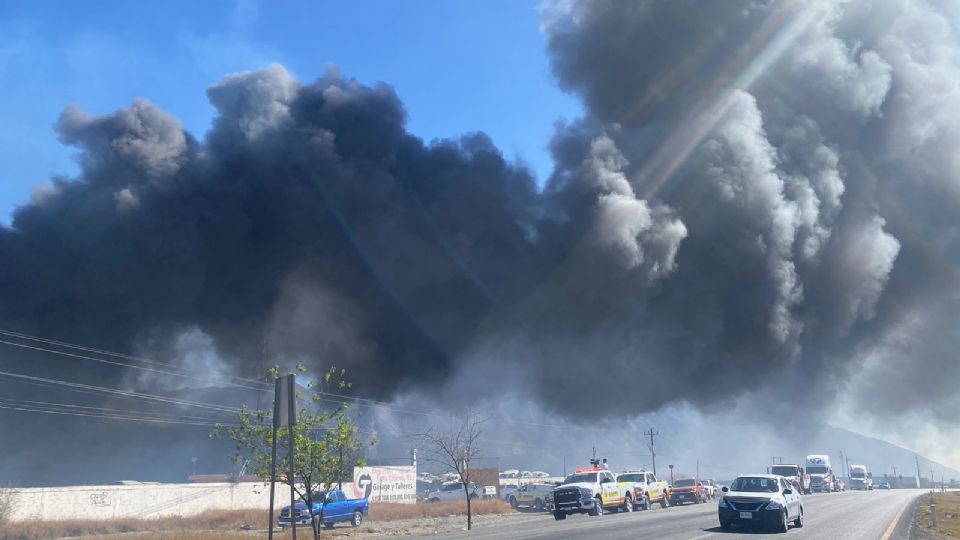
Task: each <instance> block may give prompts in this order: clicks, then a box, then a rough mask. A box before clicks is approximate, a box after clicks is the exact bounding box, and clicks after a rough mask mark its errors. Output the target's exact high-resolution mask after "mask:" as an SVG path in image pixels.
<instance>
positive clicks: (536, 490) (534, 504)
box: [504, 484, 555, 510]
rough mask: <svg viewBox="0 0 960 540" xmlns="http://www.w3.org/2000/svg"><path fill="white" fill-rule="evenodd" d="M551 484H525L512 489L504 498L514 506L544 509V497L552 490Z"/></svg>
mask: <svg viewBox="0 0 960 540" xmlns="http://www.w3.org/2000/svg"><path fill="white" fill-rule="evenodd" d="M554 487H555V486H553V485H552V484H527V485H524V486H520V488H519V489H516V490H513V491H512V492H511V493H510V494H509V495H508V496H506V497H505V498H504V500H506V501H507V502H508V503H510V506H512V507H514V508H533V509H535V510H545V509H546V497H547V495H548V494H550V493H551V492H552V491H553V488H554Z"/></svg>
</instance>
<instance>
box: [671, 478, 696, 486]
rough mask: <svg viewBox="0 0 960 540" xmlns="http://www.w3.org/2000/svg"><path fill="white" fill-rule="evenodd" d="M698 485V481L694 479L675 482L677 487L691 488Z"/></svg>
mask: <svg viewBox="0 0 960 540" xmlns="http://www.w3.org/2000/svg"><path fill="white" fill-rule="evenodd" d="M696 484H697V481H696V480H694V479H693V478H683V479H681V480H677V481H676V482H674V484H673V485H674V486H675V487H691V486H695V485H696Z"/></svg>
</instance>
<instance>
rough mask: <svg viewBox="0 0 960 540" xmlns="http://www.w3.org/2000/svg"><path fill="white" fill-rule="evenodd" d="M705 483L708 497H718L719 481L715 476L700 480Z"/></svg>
mask: <svg viewBox="0 0 960 540" xmlns="http://www.w3.org/2000/svg"><path fill="white" fill-rule="evenodd" d="M700 481H701V482H702V483H703V493H704V495H706V497H707V498H708V499H716V498H717V482H716V481H715V480H714V479H713V478H707V479H706V480H700Z"/></svg>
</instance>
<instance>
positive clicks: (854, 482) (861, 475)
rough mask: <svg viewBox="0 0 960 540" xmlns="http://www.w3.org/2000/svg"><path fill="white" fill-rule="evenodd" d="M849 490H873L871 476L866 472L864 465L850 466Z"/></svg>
mask: <svg viewBox="0 0 960 540" xmlns="http://www.w3.org/2000/svg"><path fill="white" fill-rule="evenodd" d="M850 489H856V490H860V491H871V490H872V489H873V475H871V474H870V473H868V472H867V466H866V465H851V466H850Z"/></svg>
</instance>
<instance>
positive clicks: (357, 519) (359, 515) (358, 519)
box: [350, 510, 363, 527]
mask: <svg viewBox="0 0 960 540" xmlns="http://www.w3.org/2000/svg"><path fill="white" fill-rule="evenodd" d="M361 523H363V512H361V511H359V510H357V511H355V512H354V513H353V519H351V520H350V525H353V526H354V527H359V526H360V524H361Z"/></svg>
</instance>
